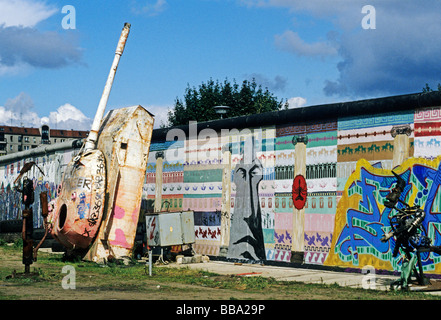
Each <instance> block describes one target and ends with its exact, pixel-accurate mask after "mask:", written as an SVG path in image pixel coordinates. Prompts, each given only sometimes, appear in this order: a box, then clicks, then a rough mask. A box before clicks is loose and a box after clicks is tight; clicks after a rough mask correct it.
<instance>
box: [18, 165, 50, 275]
mask: <svg viewBox="0 0 441 320" xmlns="http://www.w3.org/2000/svg"><path fill="white" fill-rule="evenodd" d="M34 166H35V167H37V168H38V169H39V170H40V172H41V173H42V174H43V175H44V173H43V171H42V170H41V169H40V168H39V167H38V166H37V164H36V163H35V162H33V161H32V162H27V163H25V164H24V166H23V168H22V169H21V170H20V174H19V175H18V176H17V178H16V179H15V180H14V185H15V190H16V191H18V192H20V193H21V194H22V199H21V200H22V201H21V202H22V205H24V209H23V210H22V218H23V227H22V232H21V235H22V240H23V264H24V265H25V272H24V274H25V275H29V274H30V266H31V264H32V263H33V262H34V261H37V251H38V249H39V247H40V246H41V243H42V242H43V241H44V238H45V237H44V238H43V239H42V240H41V241H40V243H39V244H38V245H37V247H35V248H34V246H33V244H34V239H33V231H34V217H33V212H32V204H33V203H34V184H33V181H32V180H31V179H29V178H28V177H27V176H24V175H25V174H26V173H27V172H28V171H29V170H30V169H31V168H32V167H34ZM23 176H24V178H23V181H22V187H21V188H20V187H19V186H18V183H19V181H20V179H21V178H22V177H23ZM44 198H45V199H46V210H44V208H43V212H42V215H43V218H44V219H45V222H46V217H47V194H46V193H44V192H42V193H41V194H40V199H44ZM45 226H46V224H45ZM46 234H47V231H46Z"/></svg>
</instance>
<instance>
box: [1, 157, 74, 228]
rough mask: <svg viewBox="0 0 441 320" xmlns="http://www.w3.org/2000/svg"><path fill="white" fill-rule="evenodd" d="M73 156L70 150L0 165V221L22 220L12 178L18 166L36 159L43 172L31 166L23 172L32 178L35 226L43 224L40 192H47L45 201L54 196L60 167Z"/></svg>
mask: <svg viewBox="0 0 441 320" xmlns="http://www.w3.org/2000/svg"><path fill="white" fill-rule="evenodd" d="M71 156H72V150H67V151H65V152H61V153H58V154H52V155H48V156H42V157H37V158H35V159H34V158H32V159H22V160H19V161H15V162H12V163H9V164H6V165H3V166H1V167H0V178H1V179H2V182H1V184H0V221H2V220H13V219H21V218H22V217H21V210H22V203H21V194H20V193H19V192H17V191H16V190H15V189H14V180H15V179H16V178H17V177H18V175H19V173H20V169H21V168H23V166H24V164H25V163H26V162H30V161H35V162H36V163H37V165H38V166H39V168H41V169H42V171H43V174H42V173H41V172H40V171H39V170H38V169H35V168H33V169H31V170H30V171H29V172H28V173H27V174H26V175H27V177H28V178H29V179H30V180H32V182H33V187H34V203H33V205H32V206H33V208H34V210H33V215H34V219H33V221H34V227H35V228H37V227H41V226H42V225H43V218H42V217H41V214H40V212H41V207H40V197H39V194H40V193H41V192H46V193H47V195H48V200H49V201H51V200H53V199H55V197H56V196H57V188H58V185H59V182H60V181H61V176H62V171H63V167H64V165H65V163H66V161H68V159H70V158H71Z"/></svg>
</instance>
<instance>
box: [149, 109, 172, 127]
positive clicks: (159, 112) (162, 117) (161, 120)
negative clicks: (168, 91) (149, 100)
mask: <svg viewBox="0 0 441 320" xmlns="http://www.w3.org/2000/svg"><path fill="white" fill-rule="evenodd" d="M144 108H145V109H146V110H147V111H148V112H150V113H151V114H153V115H154V116H155V123H154V125H153V128H154V129H158V128H159V127H160V126H161V125H163V124H164V125H166V124H167V123H168V118H167V113H168V111H169V110H171V109H172V107H171V106H146V107H144Z"/></svg>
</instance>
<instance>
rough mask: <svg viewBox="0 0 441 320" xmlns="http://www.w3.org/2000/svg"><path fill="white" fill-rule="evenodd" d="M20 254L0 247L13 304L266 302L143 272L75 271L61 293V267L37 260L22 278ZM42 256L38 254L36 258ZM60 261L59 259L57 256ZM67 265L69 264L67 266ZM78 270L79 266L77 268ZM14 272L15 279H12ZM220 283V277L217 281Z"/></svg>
mask: <svg viewBox="0 0 441 320" xmlns="http://www.w3.org/2000/svg"><path fill="white" fill-rule="evenodd" d="M17 253H19V252H16V251H14V252H11V251H10V250H2V249H1V247H0V271H1V273H0V275H1V277H0V299H13V300H207V299H210V300H230V299H240V300H242V299H252V300H258V299H267V298H268V296H265V295H262V292H259V291H258V292H248V291H245V290H241V288H235V289H224V288H222V289H219V288H211V287H207V286H203V285H197V284H185V283H179V282H173V283H167V282H166V283H164V282H163V281H158V280H157V279H155V276H154V275H153V276H149V275H148V273H147V272H146V271H145V270H144V269H141V270H140V274H139V275H138V276H136V277H133V278H130V277H124V275H123V276H122V277H116V276H114V277H112V276H109V275H103V274H100V273H96V272H93V271H90V270H89V269H88V268H82V267H76V281H75V289H64V288H63V286H62V281H63V278H64V277H65V276H67V273H62V266H61V265H59V266H52V265H50V264H47V263H42V262H39V261H38V260H37V262H35V263H34V264H32V265H31V274H33V275H34V276H32V275H31V276H29V277H25V276H24V275H23V273H24V265H23V264H22V261H21V256H20V254H17ZM39 255H41V253H40V254H39ZM60 260H61V256H60ZM66 264H68V263H66ZM80 266H81V265H80ZM14 270H15V271H16V275H15V276H14V275H13V273H14ZM219 281H222V276H220V277H219ZM274 294H275V296H273V298H274V299H289V296H288V295H287V294H277V293H276V292H274Z"/></svg>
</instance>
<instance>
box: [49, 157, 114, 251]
mask: <svg viewBox="0 0 441 320" xmlns="http://www.w3.org/2000/svg"><path fill="white" fill-rule="evenodd" d="M62 181H63V182H62V185H61V188H59V190H58V192H59V193H58V196H57V198H56V199H55V206H54V212H55V215H54V218H53V227H52V235H53V237H54V238H55V239H57V240H58V241H59V242H60V243H62V244H63V245H64V246H65V247H66V248H68V249H76V248H82V249H85V248H87V247H88V246H89V245H90V244H91V242H92V241H93V238H94V237H95V236H96V234H97V232H98V229H99V226H100V222H101V219H102V216H103V210H104V191H105V187H106V168H105V159H104V156H103V154H102V152H101V151H99V150H92V151H90V152H88V153H86V154H84V155H82V157H81V159H79V160H78V159H73V160H72V161H71V162H70V163H69V164H68V166H67V167H66V171H65V172H64V176H63V180H62Z"/></svg>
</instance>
